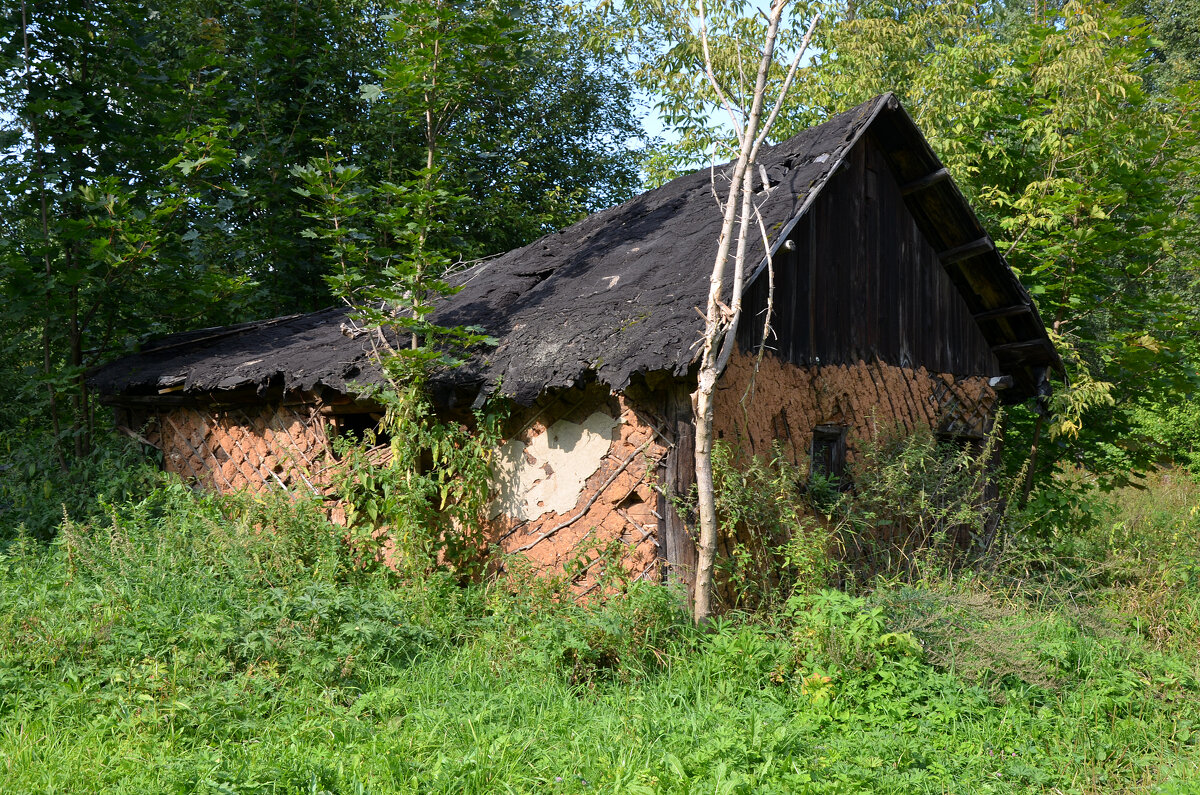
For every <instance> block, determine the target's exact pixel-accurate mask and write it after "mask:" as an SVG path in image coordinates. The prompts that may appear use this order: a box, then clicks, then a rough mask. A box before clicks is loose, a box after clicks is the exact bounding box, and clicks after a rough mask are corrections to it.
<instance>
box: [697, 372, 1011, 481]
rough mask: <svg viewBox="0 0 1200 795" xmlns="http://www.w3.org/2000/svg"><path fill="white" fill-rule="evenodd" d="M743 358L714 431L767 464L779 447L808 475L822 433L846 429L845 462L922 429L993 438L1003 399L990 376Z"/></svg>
mask: <svg viewBox="0 0 1200 795" xmlns="http://www.w3.org/2000/svg"><path fill="white" fill-rule="evenodd" d="M754 364H755V359H754V357H753V356H752V355H748V354H741V353H740V354H736V355H735V356H734V357H733V358H732V359H731V361H730V363H729V367H728V368H727V369H726V371H725V374H724V375H723V376H722V378H721V381H720V382H719V383H718V385H717V395H716V419H715V424H714V431H715V434H716V437H717V438H718V439H723V440H724V441H726V442H728V443H730V444H733V445H735V446H738V447H740V448H741V449H742V450H743V451H744V452H747V453H750V454H753V455H760V456H765V455H767V454H768V453H769V451H770V446H771V443H772V441H773V440H776V439H778V440H780V441H782V442H783V443H784V446H785V449H786V450H787V452H788V454H789V455H790V457H791V459H792V461H793V462H794V463H796V464H798V465H800V466H801V467H806V466H807V462H808V457H809V452H810V445H811V443H812V439H813V432H814V430H815V429H816V428H817V426H819V425H836V426H842V427H845V428H847V429H848V430H847V438H846V456H847V461H848V462H849V461H853V460H854V457H855V453H856V449H857V448H858V447H859V446H860V445H861V444H862V442H863V441H865V440H866V439H869V438H870V436H871V434H874V433H888V432H890V431H892V430H893V429H895V428H896V427H897V426H899V427H902V428H903V429H904V430H905V431H908V432H911V431H913V430H914V429H916V428H917V426H919V425H925V426H926V427H930V428H932V429H934V430H935V431H939V432H945V433H948V434H953V435H966V436H981V435H983V434H986V433H987V432H988V431H990V430H991V423H992V418H993V417H994V415H995V409H996V405H997V400H996V393H995V390H993V389H992V388H991V387H989V386H988V379H987V378H986V377H983V376H965V377H956V376H952V375H946V374H939V373H930V372H928V371H927V370H925V369H924V368H919V369H915V370H914V369H911V368H907V367H896V366H894V365H889V364H884V363H882V362H878V361H876V362H872V363H869V364H868V363H867V362H862V361H860V362H858V363H856V364H850V365H830V366H818V367H808V368H801V367H795V366H794V365H791V364H787V363H785V362H783V361H781V360H780V359H778V358H776V357H774V356H771V355H767V356H764V357H763V360H762V363H761V365H760V366H759V368H758V372H757V373H755V372H754Z"/></svg>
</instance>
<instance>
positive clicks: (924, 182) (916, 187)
mask: <svg viewBox="0 0 1200 795" xmlns="http://www.w3.org/2000/svg"><path fill="white" fill-rule="evenodd" d="M948 179H950V172H949V171H947V170H946V169H944V168H939V169H938V170H937V171H935V172H933V173H932V174H926V175H925V176H923V177H921V178H920V179H914V180H913V181H912V182H910V183H908V184H907V185H903V186H901V188H900V193H902V194H903V195H905V196H908V195H909V194H912V193H916V192H917V191H921V190H925V189H926V188H929V187H932V186H934V185H936V184H938V183H939V182H945V181H946V180H948Z"/></svg>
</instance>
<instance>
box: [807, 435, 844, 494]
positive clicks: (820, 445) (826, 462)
mask: <svg viewBox="0 0 1200 795" xmlns="http://www.w3.org/2000/svg"><path fill="white" fill-rule="evenodd" d="M809 471H810V472H812V473H813V474H816V475H821V476H823V477H825V478H827V479H829V480H833V481H840V480H841V479H842V476H843V474H845V471H846V428H845V427H844V426H842V425H818V426H817V427H816V428H814V429H813V440H812V463H811V465H810V467H809Z"/></svg>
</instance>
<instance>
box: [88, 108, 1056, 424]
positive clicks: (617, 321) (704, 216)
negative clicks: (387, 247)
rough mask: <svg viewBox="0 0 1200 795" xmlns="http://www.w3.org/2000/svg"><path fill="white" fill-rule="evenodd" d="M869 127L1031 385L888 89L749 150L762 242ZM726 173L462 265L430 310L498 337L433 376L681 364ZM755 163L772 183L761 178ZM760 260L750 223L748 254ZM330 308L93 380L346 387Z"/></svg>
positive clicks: (1041, 347) (617, 379)
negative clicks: (454, 284) (454, 283)
mask: <svg viewBox="0 0 1200 795" xmlns="http://www.w3.org/2000/svg"><path fill="white" fill-rule="evenodd" d="M868 127H871V128H872V129H874V130H875V137H876V139H877V140H881V141H883V142H884V149H885V152H886V155H887V157H888V159H889V162H890V163H891V164H892V167H893V168H894V169H895V170H896V172H897V178H898V179H899V180H900V181H901V182H902V183H912V182H914V181H916V182H920V181H921V179H922V178H924V175H931V176H930V177H928V179H929V185H928V186H925V188H924V189H923V190H921V191H917V192H914V194H913V196H912V197H911V198H910V199H906V201H907V202H908V203H909V206H910V210H911V211H912V212H913V214H914V216H915V217H916V219H917V222H918V224H919V225H920V226H921V228H922V232H923V233H924V234H925V236H926V237H927V238H928V239H929V241H930V243H931V244H932V245H933V246H934V247H935V248H936V249H937V250H938V251H939V252H947V253H949V254H950V255H952V256H954V257H956V259H954V265H955V268H956V270H955V271H954V272H952V273H951V276H952V277H953V278H954V279H955V283H956V286H958V287H959V290H960V292H961V293H962V294H963V297H964V299H966V301H967V303H968V306H969V307H970V308H971V310H972V311H973V312H977V313H984V314H985V315H986V313H987V312H988V311H1003V312H1006V313H1007V314H1005V315H1004V317H1005V319H1006V321H1005V323H1003V324H995V323H992V324H984V325H981V329H982V330H983V331H984V334H985V336H986V337H987V339H988V342H989V344H991V345H992V346H993V350H994V351H995V352H996V354H997V358H998V359H999V361H1000V363H1001V366H1002V368H1003V369H1004V370H1005V371H1006V372H1013V373H1014V374H1015V375H1016V376H1017V380H1018V383H1019V384H1020V385H1021V386H1022V392H1024V393H1029V392H1031V391H1032V387H1034V386H1035V381H1036V376H1035V375H1034V374H1033V368H1038V367H1045V366H1050V367H1052V368H1054V369H1060V368H1061V365H1060V364H1059V362H1058V358H1057V354H1056V353H1055V352H1054V349H1053V346H1052V345H1051V344H1050V342H1049V340H1048V339H1046V334H1045V329H1044V327H1043V326H1042V323H1041V320H1040V318H1038V317H1037V314H1036V310H1034V309H1033V308H1032V302H1031V301H1030V300H1029V296H1028V295H1027V293H1026V292H1025V290H1024V289H1023V288H1022V287H1021V285H1020V284H1019V282H1018V281H1017V279H1016V277H1015V276H1014V274H1013V273H1012V271H1011V270H1010V269H1009V268H1008V266H1007V264H1005V262H1004V260H1003V259H1002V258H1001V257H1000V255H999V253H997V252H996V250H995V247H994V246H993V245H991V241H990V239H989V238H987V235H986V232H984V230H983V228H982V226H980V224H979V222H978V220H977V219H976V218H975V215H974V213H972V212H971V210H970V208H969V207H968V206H967V204H966V202H965V201H964V200H963V198H962V196H961V194H959V192H958V190H957V188H956V187H954V184H953V182H952V181H950V180H946V179H942V178H940V177H939V176H938V174H939V169H941V163H940V162H938V160H937V158H936V156H934V154H933V152H932V151H931V150H930V149H929V147H928V145H927V144H926V143H925V141H924V139H923V138H922V136H921V134H920V132H919V131H918V130H917V128H916V126H915V125H914V124H913V122H912V120H911V119H910V118H909V117H908V115H907V114H906V113H905V111H904V110H903V108H901V107H900V106H899V103H898V102H897V101H896V99H895V98H894V97H893V96H891V95H890V94H889V95H885V96H882V97H877V98H876V99H873V100H871V101H869V102H866V103H864V104H862V105H860V106H858V107H856V108H854V109H852V110H850V111H847V112H845V113H842V114H839V115H837V116H834V117H832V118H830V119H829V120H828V121H827V122H825V123H824V124H821V125H818V126H816V127H813V128H811V129H809V130H806V131H804V132H802V133H800V134H799V135H797V136H796V137H794V138H792V139H790V140H788V141H785V142H783V143H781V144H779V145H777V146H775V147H772V148H769V149H766V150H765V151H763V152H762V153H761V155H760V157H759V163H760V165H761V167H762V168H761V169H756V175H755V184H756V189H757V190H758V191H759V193H758V195H757V197H756V202H757V203H759V204H760V212H761V213H762V216H763V219H764V221H765V223H766V225H767V228H768V230H769V232H770V234H771V235H772V240H773V245H775V246H778V245H781V244H782V242H783V240H784V238H785V237H786V234H787V232H788V231H789V230H790V229H791V228H792V226H793V225H794V224H795V223H796V221H797V220H798V219H799V217H800V215H801V214H802V212H803V210H804V209H805V208H806V207H807V206H808V204H809V203H811V202H809V201H808V200H809V199H810V198H811V197H813V196H814V195H815V194H816V193H817V192H819V191H820V190H821V188H822V186H823V185H824V184H825V183H826V182H827V181H828V180H829V178H830V177H831V176H832V175H833V174H834V173H835V172H836V170H837V168H838V166H839V165H841V163H842V161H843V159H844V158H845V157H846V156H847V155H848V153H849V152H850V150H851V149H852V148H853V146H854V145H855V144H856V143H857V142H858V140H859V139H860V137H861V136H862V135H863V134H864V132H865V131H866V130H867V129H868ZM729 173H730V169H729V166H728V165H724V166H719V167H716V168H715V169H702V170H700V171H697V172H695V173H693V174H689V175H687V176H683V177H680V178H678V179H676V180H673V181H672V182H669V183H668V184H666V185H664V186H662V187H661V188H658V189H656V190H652V191H649V192H647V193H644V194H642V195H641V196H638V197H637V198H635V199H632V200H630V201H628V202H625V203H624V204H621V205H619V206H617V207H613V208H611V209H608V210H604V211H602V212H598V213H596V214H594V215H591V216H589V217H588V218H585V219H584V220H582V221H580V222H579V223H577V224H574V225H573V226H570V227H568V228H567V229H564V230H562V231H560V232H556V233H554V234H550V235H547V236H545V237H543V238H541V239H540V240H538V241H536V242H534V243H531V244H530V245H528V246H525V247H523V248H520V249H516V250H515V251H511V252H509V253H507V254H504V255H503V256H500V257H498V258H496V259H493V260H490V261H487V262H484V263H481V264H479V265H476V266H475V267H473V268H471V269H470V270H468V271H466V272H464V273H462V274H461V275H460V276H459V277H458V279H459V283H460V284H461V285H462V290H461V292H459V293H458V294H457V295H455V296H453V297H452V298H449V299H446V300H445V302H444V303H443V304H442V305H441V306H440V307H439V308H438V310H437V312H436V313H435V315H434V320H435V321H437V322H439V323H441V324H443V325H475V326H480V327H483V328H484V329H486V330H487V331H488V332H489V333H491V334H492V335H493V336H495V337H497V338H498V339H499V340H500V343H499V345H498V346H497V347H496V348H495V349H492V350H488V351H484V352H481V353H480V354H479V355H478V356H476V357H475V358H474V359H472V361H471V362H469V363H468V364H467V365H465V366H463V367H461V368H459V369H457V370H454V371H452V372H448V373H443V374H440V375H439V376H438V381H439V382H440V383H441V385H442V386H444V387H457V388H459V389H465V390H467V391H470V392H482V393H484V394H487V393H491V392H495V391H498V392H500V393H503V394H505V395H508V396H511V397H513V398H515V399H516V400H517V401H519V402H521V403H529V402H531V401H532V400H534V399H535V398H536V397H537V396H538V395H539V394H540V393H541V392H542V391H543V390H545V389H547V388H554V387H564V386H571V385H573V384H575V383H578V382H581V381H583V380H585V379H588V378H595V379H597V380H599V381H600V382H602V383H604V384H607V385H608V386H609V387H611V388H613V389H615V390H620V389H623V388H625V387H626V386H627V385H628V384H629V383H630V380H631V379H632V378H633V377H634V375H635V374H638V373H649V372H665V373H669V374H673V375H683V374H685V373H687V372H688V370H689V368H691V367H692V365H693V363H694V361H695V358H696V355H697V350H698V348H697V345H696V341H697V340H698V339H699V338H700V335H701V332H702V331H703V325H704V321H703V318H702V316H701V315H700V314H699V313H698V312H697V308H698V307H703V306H704V305H705V304H706V302H707V294H708V279H709V274H710V273H711V270H712V264H713V256H714V254H715V245H716V232H717V230H718V229H719V228H720V222H721V217H720V210H719V207H718V205H717V202H716V200H715V199H714V195H713V188H714V184H715V186H716V188H717V189H718V190H719V191H721V192H723V191H724V188H725V187H726V186H727V184H728V178H729ZM764 173H765V176H766V181H767V183H768V185H769V187H770V190H769V191H764V190H762V175H763V174H764ZM980 241H983V242H982V243H981V242H980ZM964 244H966V246H967V249H969V250H967V249H964ZM964 253H965V254H966V256H962V255H963V254H964ZM764 257H765V252H764V250H763V246H762V242H761V240H760V239H759V238H758V236H755V237H754V239H753V240H752V242H751V243H750V246H749V259H748V262H751V263H758V262H760V261H762V260H763V259H764ZM948 270H949V267H948ZM1013 307H1016V308H1017V309H1019V310H1021V312H1020V313H1014V311H1013ZM1026 308H1028V311H1025V310H1026ZM1017 314H1020V315H1021V316H1020V317H1019V318H1017V320H1013V318H1014V317H1017ZM343 320H344V312H343V311H342V310H325V311H323V312H318V313H315V314H311V315H301V316H292V317H287V318H277V319H274V320H269V321H263V322H260V323H249V324H244V325H242V326H235V327H227V328H221V329H208V330H204V331H199V332H189V333H187V334H179V335H174V336H171V337H167V338H164V339H161V340H158V341H157V342H155V343H153V344H151V345H149V346H148V347H147V348H146V349H145V350H143V351H142V352H141V353H139V354H135V355H132V356H127V357H125V358H123V359H119V360H117V361H115V362H113V363H112V364H109V365H107V366H105V367H103V368H101V369H99V370H98V371H96V372H95V373H93V374H92V375H91V382H92V384H93V385H94V387H95V388H96V389H98V390H99V391H100V392H102V393H105V394H108V395H116V394H143V395H146V394H156V393H157V392H158V391H160V390H162V389H171V388H174V389H176V390H178V389H180V387H182V391H183V392H185V393H187V392H211V391H218V390H227V389H235V388H245V387H249V386H253V387H256V388H257V389H259V390H260V391H262V390H265V389H269V388H282V389H284V390H294V389H305V390H309V389H319V388H322V387H324V388H327V389H331V390H334V391H342V392H344V391H347V390H349V389H351V388H352V387H351V385H352V384H353V383H355V382H359V383H369V382H372V381H374V380H376V379H377V378H378V376H377V374H376V373H375V370H374V368H373V367H372V365H371V364H370V356H369V355H368V353H367V351H366V349H365V347H364V339H363V338H361V337H360V338H352V337H350V336H347V335H345V334H343V332H342V329H341V327H342V323H343Z"/></svg>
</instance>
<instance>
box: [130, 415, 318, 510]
mask: <svg viewBox="0 0 1200 795" xmlns="http://www.w3.org/2000/svg"><path fill="white" fill-rule="evenodd" d="M326 428H327V426H326V423H325V418H324V417H322V416H321V415H320V414H319V413H318V412H317V410H316V409H315V408H307V407H303V406H262V407H252V408H248V409H240V408H239V409H208V410H206V409H202V408H176V409H172V410H170V411H161V412H159V413H157V414H156V415H155V417H154V420H153V425H152V426H151V427H150V429H149V431H148V433H149V435H148V436H147V438H148V440H149V441H151V442H153V443H155V444H157V445H158V446H159V447H160V448H161V449H162V451H163V465H164V467H165V468H166V470H167V471H168V472H174V473H176V474H178V475H179V476H181V477H183V478H185V479H188V480H193V481H194V482H196V483H198V484H200V485H202V486H204V487H205V488H210V489H214V490H216V491H221V492H230V491H237V490H241V489H249V490H251V491H263V490H267V489H284V490H286V491H288V492H308V493H314V494H318V493H322V490H323V489H324V488H325V487H326V486H327V485H328V478H327V475H326V472H327V469H328V465H329V464H330V463H331V462H332V455H331V450H330V445H329V438H328V436H327V433H326Z"/></svg>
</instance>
